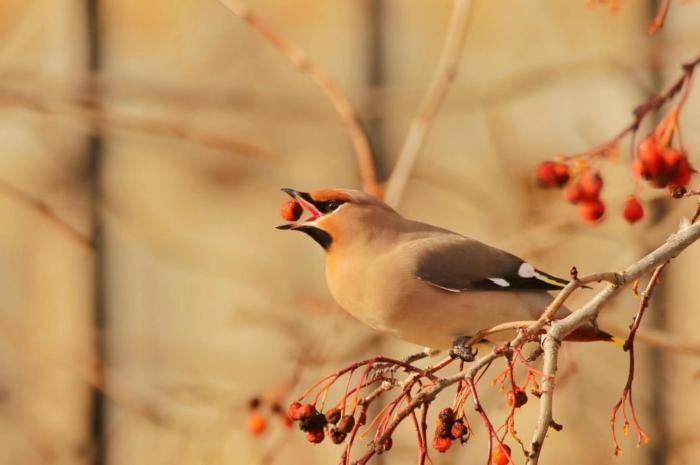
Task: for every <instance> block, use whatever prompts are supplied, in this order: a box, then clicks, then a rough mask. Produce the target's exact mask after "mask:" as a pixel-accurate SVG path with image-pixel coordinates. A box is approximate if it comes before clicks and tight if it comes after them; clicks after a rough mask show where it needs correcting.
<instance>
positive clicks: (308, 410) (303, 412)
mask: <svg viewBox="0 0 700 465" xmlns="http://www.w3.org/2000/svg"><path fill="white" fill-rule="evenodd" d="M314 413H316V407H314V406H313V405H311V404H303V405H300V406H299V408H298V409H297V418H298V419H299V420H303V419H304V418H309V417H311V416H312V415H313V414H314ZM292 418H293V417H292Z"/></svg>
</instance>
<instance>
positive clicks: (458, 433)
mask: <svg viewBox="0 0 700 465" xmlns="http://www.w3.org/2000/svg"><path fill="white" fill-rule="evenodd" d="M465 434H467V427H466V426H465V425H464V422H463V421H462V420H456V421H455V422H454V423H453V424H452V428H451V429H450V436H452V439H459V438H461V437H462V436H464V435H465Z"/></svg>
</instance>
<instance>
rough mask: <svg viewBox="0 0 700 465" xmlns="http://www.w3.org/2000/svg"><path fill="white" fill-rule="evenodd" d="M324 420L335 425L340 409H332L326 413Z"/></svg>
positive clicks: (338, 418)
mask: <svg viewBox="0 0 700 465" xmlns="http://www.w3.org/2000/svg"><path fill="white" fill-rule="evenodd" d="M326 420H328V423H331V424H333V425H335V424H336V423H338V420H340V409H338V408H332V409H330V410H328V411H327V412H326Z"/></svg>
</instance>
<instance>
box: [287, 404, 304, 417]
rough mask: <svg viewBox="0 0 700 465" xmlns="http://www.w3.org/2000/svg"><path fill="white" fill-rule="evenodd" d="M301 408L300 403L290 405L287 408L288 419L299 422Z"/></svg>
mask: <svg viewBox="0 0 700 465" xmlns="http://www.w3.org/2000/svg"><path fill="white" fill-rule="evenodd" d="M299 408H301V404H300V403H299V402H292V403H291V404H289V407H287V417H289V418H290V419H291V420H294V421H297V420H298V419H299Z"/></svg>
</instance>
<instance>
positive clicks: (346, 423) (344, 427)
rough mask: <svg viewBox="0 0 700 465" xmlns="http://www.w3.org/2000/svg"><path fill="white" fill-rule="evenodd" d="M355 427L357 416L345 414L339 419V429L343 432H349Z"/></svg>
mask: <svg viewBox="0 0 700 465" xmlns="http://www.w3.org/2000/svg"><path fill="white" fill-rule="evenodd" d="M354 427H355V417H353V416H352V415H345V416H344V417H343V418H341V419H340V421H338V430H339V431H342V432H343V433H349V432H350V431H352V429H353V428H354Z"/></svg>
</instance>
